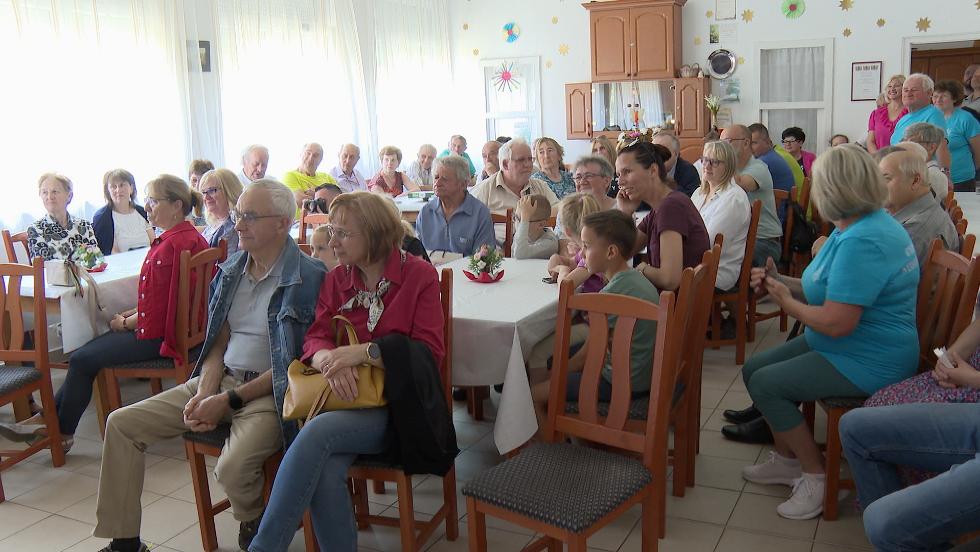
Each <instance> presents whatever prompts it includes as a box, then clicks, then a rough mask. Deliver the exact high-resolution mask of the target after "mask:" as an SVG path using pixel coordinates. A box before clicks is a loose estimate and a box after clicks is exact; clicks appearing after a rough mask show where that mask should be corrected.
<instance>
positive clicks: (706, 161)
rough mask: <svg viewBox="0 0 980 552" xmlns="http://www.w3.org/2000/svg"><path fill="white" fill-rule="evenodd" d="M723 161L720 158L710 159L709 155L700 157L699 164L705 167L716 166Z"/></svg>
mask: <svg viewBox="0 0 980 552" xmlns="http://www.w3.org/2000/svg"><path fill="white" fill-rule="evenodd" d="M724 163H725V162H724V161H722V160H721V159H712V158H710V157H702V158H701V164H702V165H704V166H705V167H717V166H718V165H722V164H724Z"/></svg>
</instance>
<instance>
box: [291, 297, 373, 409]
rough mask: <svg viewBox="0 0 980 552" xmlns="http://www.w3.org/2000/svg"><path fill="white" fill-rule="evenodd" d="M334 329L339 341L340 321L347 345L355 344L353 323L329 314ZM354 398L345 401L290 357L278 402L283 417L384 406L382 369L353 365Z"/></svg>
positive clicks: (311, 370) (316, 373)
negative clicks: (283, 395)
mask: <svg viewBox="0 0 980 552" xmlns="http://www.w3.org/2000/svg"><path fill="white" fill-rule="evenodd" d="M333 323H334V327H335V328H336V330H337V339H336V341H335V343H336V344H337V346H338V347H339V346H340V343H341V331H342V328H341V327H340V325H341V324H343V325H344V328H343V329H346V331H347V344H348V345H357V344H358V341H357V333H355V332H354V325H353V324H351V321H350V320H348V319H347V317H345V316H341V315H337V316H334V317H333ZM356 370H357V377H358V379H357V398H356V399H354V400H353V401H345V400H342V399H341V398H340V397H338V396H336V395H335V394H334V393H333V389H331V387H330V384H329V383H327V380H325V379H324V378H323V374H321V373H320V371H319V370H317V369H316V368H312V367H310V366H307V365H305V364H303V363H302V362H300V361H299V360H294V361H292V362H291V363H290V364H289V368H288V369H287V371H286V377H287V379H288V380H289V384H288V387H287V388H286V396H285V398H284V400H283V404H282V417H283V419H285V420H305V421H307V422H308V421H310V420H312V419H313V418H314V417H315V416H316V415H317V414H319V413H321V412H326V411H328V410H353V409H359V408H375V407H378V406H384V405H386V404H387V403H388V401H386V400H385V398H384V389H385V372H384V370H383V369H381V368H378V367H375V366H371V365H370V364H367V363H364V364H361V365H360V366H357V367H356Z"/></svg>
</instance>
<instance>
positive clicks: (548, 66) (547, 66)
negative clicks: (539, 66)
mask: <svg viewBox="0 0 980 552" xmlns="http://www.w3.org/2000/svg"><path fill="white" fill-rule="evenodd" d="M551 65H552V63H551V60H550V59H549V60H548V61H546V62H544V68H545V69H551Z"/></svg>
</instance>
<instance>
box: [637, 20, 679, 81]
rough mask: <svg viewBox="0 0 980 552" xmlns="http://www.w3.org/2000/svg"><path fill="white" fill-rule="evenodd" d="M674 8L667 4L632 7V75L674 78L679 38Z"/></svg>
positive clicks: (640, 77)
mask: <svg viewBox="0 0 980 552" xmlns="http://www.w3.org/2000/svg"><path fill="white" fill-rule="evenodd" d="M671 8H672V6H670V5H667V6H651V7H649V8H633V9H631V10H630V21H629V23H630V41H629V45H630V46H632V56H631V57H632V61H633V63H632V67H631V68H630V69H629V72H631V73H632V75H631V78H637V79H670V78H673V77H674V48H675V44H674V40H675V37H674V21H673V12H672V9H671Z"/></svg>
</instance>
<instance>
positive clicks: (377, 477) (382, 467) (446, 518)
mask: <svg viewBox="0 0 980 552" xmlns="http://www.w3.org/2000/svg"><path fill="white" fill-rule="evenodd" d="M439 287H440V290H441V299H442V313H443V318H444V320H445V328H444V330H443V340H444V342H445V344H446V354H445V356H444V358H443V361H442V366H441V371H442V378H443V392H444V393H445V397H446V405H447V407H448V408H449V414H450V416H452V409H453V397H452V395H453V393H452V389H453V386H452V358H453V271H452V269H450V268H444V269H442V278H441V280H440V285H439ZM348 475H349V476H350V478H351V480H352V488H353V492H354V496H353V499H354V500H353V501H354V511H355V518H356V519H357V522H358V525H359V527H362V528H363V527H367V526H369V525H371V524H372V523H376V524H378V525H388V526H393V527H398V528H399V529H400V530H401V543H402V551H403V552H417V551H419V550H422V549H423V548H425V544H426V541H428V540H429V537H431V536H432V535H433V533H434V532H435V530H436V529H438V527H439V524H441V523H443V522H445V523H446V540H449V541H454V540H456V537H457V536H458V535H459V514H458V511H457V505H456V467H455V466H453V467H451V468H449V471H448V472H446V475H444V476H442V497H443V504H442V506H441V507H440V508H439V510H438V511H437V512H436V513H435V514H434V515H433V516H432V518H431V519H429V520H428V521H425V520H421V519H416V518H415V512H414V510H413V507H412V504H413V501H412V476H411V475H410V474H407V473H405V472H404V471H402V469H401V467H400V466H396V465H393V464H390V463H387V462H385V461H383V460H380V459H379V458H378V457H374V456H371V457H359V458H358V459H357V460H355V461H354V464H353V465H352V466H351V468H350V470H349V471H348ZM368 479H371V480H374V481H376V482H378V481H393V482H394V483H395V487H396V489H397V493H398V517H389V516H381V515H373V514H371V513H370V512H369V508H368V493H367V480H368Z"/></svg>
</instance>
